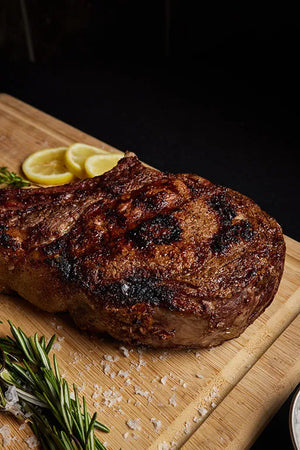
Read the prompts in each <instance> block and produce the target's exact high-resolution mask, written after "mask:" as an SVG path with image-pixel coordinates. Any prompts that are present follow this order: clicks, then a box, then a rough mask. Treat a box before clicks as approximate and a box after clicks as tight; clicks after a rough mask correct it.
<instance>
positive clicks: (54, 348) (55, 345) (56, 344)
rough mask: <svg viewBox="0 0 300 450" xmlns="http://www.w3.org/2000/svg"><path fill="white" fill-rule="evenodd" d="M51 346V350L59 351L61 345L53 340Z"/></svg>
mask: <svg viewBox="0 0 300 450" xmlns="http://www.w3.org/2000/svg"><path fill="white" fill-rule="evenodd" d="M52 348H53V350H56V351H58V352H59V351H60V350H61V345H60V343H59V342H54V344H53V346H52Z"/></svg>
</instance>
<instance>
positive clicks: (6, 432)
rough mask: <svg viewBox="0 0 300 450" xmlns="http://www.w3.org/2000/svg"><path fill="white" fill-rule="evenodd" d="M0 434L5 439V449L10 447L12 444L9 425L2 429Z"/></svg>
mask: <svg viewBox="0 0 300 450" xmlns="http://www.w3.org/2000/svg"><path fill="white" fill-rule="evenodd" d="M0 434H1V435H2V438H3V442H2V443H3V447H7V446H9V445H10V443H11V435H10V427H9V426H8V425H3V426H2V427H0Z"/></svg>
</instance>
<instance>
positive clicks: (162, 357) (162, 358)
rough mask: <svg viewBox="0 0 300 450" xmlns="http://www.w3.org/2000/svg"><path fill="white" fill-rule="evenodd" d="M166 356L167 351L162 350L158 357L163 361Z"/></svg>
mask: <svg viewBox="0 0 300 450" xmlns="http://www.w3.org/2000/svg"><path fill="white" fill-rule="evenodd" d="M168 356H169V353H168V352H163V353H162V354H161V355H160V356H159V359H160V360H161V361H164V360H165V359H167V357H168Z"/></svg>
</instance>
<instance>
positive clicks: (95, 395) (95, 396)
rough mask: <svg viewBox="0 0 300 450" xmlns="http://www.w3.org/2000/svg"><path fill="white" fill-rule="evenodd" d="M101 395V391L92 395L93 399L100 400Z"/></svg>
mask: <svg viewBox="0 0 300 450" xmlns="http://www.w3.org/2000/svg"><path fill="white" fill-rule="evenodd" d="M100 395H101V392H99V391H94V392H93V394H92V399H96V398H98V397H99V396H100Z"/></svg>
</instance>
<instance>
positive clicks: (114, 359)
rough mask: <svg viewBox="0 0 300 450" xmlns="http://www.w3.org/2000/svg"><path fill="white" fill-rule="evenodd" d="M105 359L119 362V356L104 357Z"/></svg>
mask: <svg viewBox="0 0 300 450" xmlns="http://www.w3.org/2000/svg"><path fill="white" fill-rule="evenodd" d="M103 358H104V359H105V360H106V361H109V362H116V361H119V357H118V356H111V355H103Z"/></svg>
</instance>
